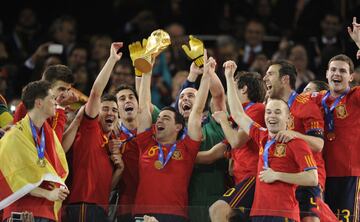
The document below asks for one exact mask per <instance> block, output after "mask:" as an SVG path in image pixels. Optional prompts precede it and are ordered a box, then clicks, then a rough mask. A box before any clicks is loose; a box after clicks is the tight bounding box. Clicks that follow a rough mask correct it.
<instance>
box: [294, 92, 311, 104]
mask: <svg viewBox="0 0 360 222" xmlns="http://www.w3.org/2000/svg"><path fill="white" fill-rule="evenodd" d="M296 101H298V102H299V103H302V104H305V103H307V102H308V101H309V95H307V94H304V93H302V94H299V95H298V96H297V97H296Z"/></svg>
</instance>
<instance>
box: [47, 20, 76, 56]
mask: <svg viewBox="0 0 360 222" xmlns="http://www.w3.org/2000/svg"><path fill="white" fill-rule="evenodd" d="M49 31H50V35H51V36H50V38H51V40H52V41H54V42H55V43H58V44H62V45H63V46H64V50H63V56H64V58H65V59H66V57H67V56H68V55H69V53H70V51H71V49H72V48H73V47H74V45H75V43H76V38H77V21H76V20H75V18H74V17H72V16H69V15H62V16H60V17H58V18H57V19H55V21H54V22H53V23H52V25H51V27H50V30H49Z"/></svg>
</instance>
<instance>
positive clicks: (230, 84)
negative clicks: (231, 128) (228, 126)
mask: <svg viewBox="0 0 360 222" xmlns="http://www.w3.org/2000/svg"><path fill="white" fill-rule="evenodd" d="M223 67H224V68H225V77H226V85H227V98H228V103H229V107H230V113H231V116H232V117H233V119H234V121H235V122H236V124H237V125H238V126H239V127H240V128H242V129H243V130H244V132H245V133H246V134H247V135H249V131H250V126H251V124H252V123H253V120H252V119H251V118H250V117H249V116H248V115H247V114H246V113H245V111H244V108H243V107H242V105H241V102H240V99H239V97H238V95H237V93H236V85H235V81H234V73H235V71H236V68H237V66H236V64H235V62H234V61H227V62H225V63H224V65H223Z"/></svg>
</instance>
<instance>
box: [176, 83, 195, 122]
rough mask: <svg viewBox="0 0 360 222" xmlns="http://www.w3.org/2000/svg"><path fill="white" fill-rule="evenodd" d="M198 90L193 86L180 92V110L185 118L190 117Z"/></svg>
mask: <svg viewBox="0 0 360 222" xmlns="http://www.w3.org/2000/svg"><path fill="white" fill-rule="evenodd" d="M196 92H197V90H196V89H195V88H191V87H189V88H185V89H183V90H182V91H181V92H180V95H179V102H178V110H179V113H180V114H181V115H182V116H183V117H184V118H185V119H188V118H189V116H190V112H191V110H192V107H193V105H194V103H195V96H196Z"/></svg>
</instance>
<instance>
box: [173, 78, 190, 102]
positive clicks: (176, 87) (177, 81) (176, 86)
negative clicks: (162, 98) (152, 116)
mask: <svg viewBox="0 0 360 222" xmlns="http://www.w3.org/2000/svg"><path fill="white" fill-rule="evenodd" d="M188 75H189V72H188V71H179V72H177V73H176V74H175V76H174V77H173V79H172V91H171V98H172V103H171V106H172V107H175V106H176V97H177V96H178V95H179V93H180V89H181V86H182V84H183V83H184V82H185V81H186V79H187V77H188Z"/></svg>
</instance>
